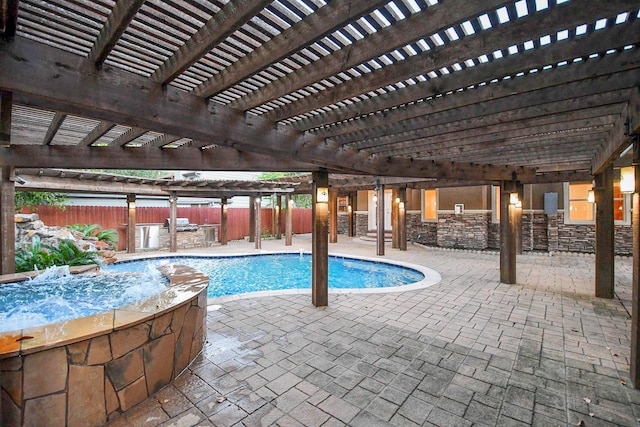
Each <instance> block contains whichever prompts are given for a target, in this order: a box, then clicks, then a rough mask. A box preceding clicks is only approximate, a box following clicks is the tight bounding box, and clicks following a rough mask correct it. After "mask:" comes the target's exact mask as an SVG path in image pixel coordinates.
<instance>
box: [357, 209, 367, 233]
mask: <svg viewBox="0 0 640 427" xmlns="http://www.w3.org/2000/svg"><path fill="white" fill-rule="evenodd" d="M355 216H356V236H366V235H367V233H368V232H369V213H368V212H366V211H358V212H356V213H355Z"/></svg>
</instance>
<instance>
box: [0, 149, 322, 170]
mask: <svg viewBox="0 0 640 427" xmlns="http://www.w3.org/2000/svg"><path fill="white" fill-rule="evenodd" d="M11 165H14V166H16V167H23V168H64V169H147V170H176V169H184V170H212V171H213V170H223V171H227V170H228V171H232V170H236V171H256V172H264V171H272V172H279V171H282V170H288V171H298V172H309V171H312V170H316V169H317V168H318V167H317V166H314V165H312V164H309V163H303V162H299V161H296V160H292V159H280V158H276V157H272V156H267V155H263V154H255V153H247V152H242V151H238V150H231V149H215V150H199V149H197V148H186V147H184V148H180V149H160V148H146V147H138V148H121V147H86V146H83V147H80V146H68V145H65V146H63V145H55V146H42V145H19V146H11V147H0V167H5V166H11Z"/></svg>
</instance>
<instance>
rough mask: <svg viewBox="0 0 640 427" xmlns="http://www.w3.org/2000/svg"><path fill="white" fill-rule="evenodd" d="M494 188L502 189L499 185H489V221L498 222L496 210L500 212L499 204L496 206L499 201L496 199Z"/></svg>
mask: <svg viewBox="0 0 640 427" xmlns="http://www.w3.org/2000/svg"><path fill="white" fill-rule="evenodd" d="M496 190H497V191H498V192H500V191H502V190H500V186H499V185H492V186H491V222H492V223H494V224H500V218H498V212H500V206H498V205H499V203H498V201H497V200H496Z"/></svg>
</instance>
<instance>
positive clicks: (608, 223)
mask: <svg viewBox="0 0 640 427" xmlns="http://www.w3.org/2000/svg"><path fill="white" fill-rule="evenodd" d="M594 193H595V200H596V245H595V250H596V272H595V273H596V297H598V298H609V299H611V298H613V296H614V295H613V293H614V288H615V284H614V271H615V267H614V265H615V264H614V263H615V261H614V254H615V248H614V242H615V241H614V226H613V221H614V219H613V163H611V164H609V166H607V167H606V168H605V169H604V170H603V171H602V173H600V174H597V175H595V188H594Z"/></svg>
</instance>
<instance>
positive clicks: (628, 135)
mask: <svg viewBox="0 0 640 427" xmlns="http://www.w3.org/2000/svg"><path fill="white" fill-rule="evenodd" d="M639 132H640V85H638V86H637V87H636V88H634V89H633V90H632V91H631V93H630V96H629V101H628V103H627V105H626V106H625V108H624V110H623V111H622V112H621V114H620V116H619V117H618V120H617V121H616V123H615V126H614V128H613V129H612V130H611V133H610V135H609V138H608V139H607V143H606V144H604V145H603V146H602V147H601V149H600V150H599V151H598V152H597V153H596V154H595V155H594V156H593V160H592V165H591V170H592V172H593V174H594V175H595V174H599V173H601V172H602V171H603V170H604V169H605V168H606V167H607V165H608V164H609V163H610V162H613V161H614V160H615V159H616V158H617V157H618V156H619V155H620V153H621V152H622V151H623V150H624V149H625V148H627V147H628V146H629V144H631V142H632V135H633V134H636V133H639Z"/></svg>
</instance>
